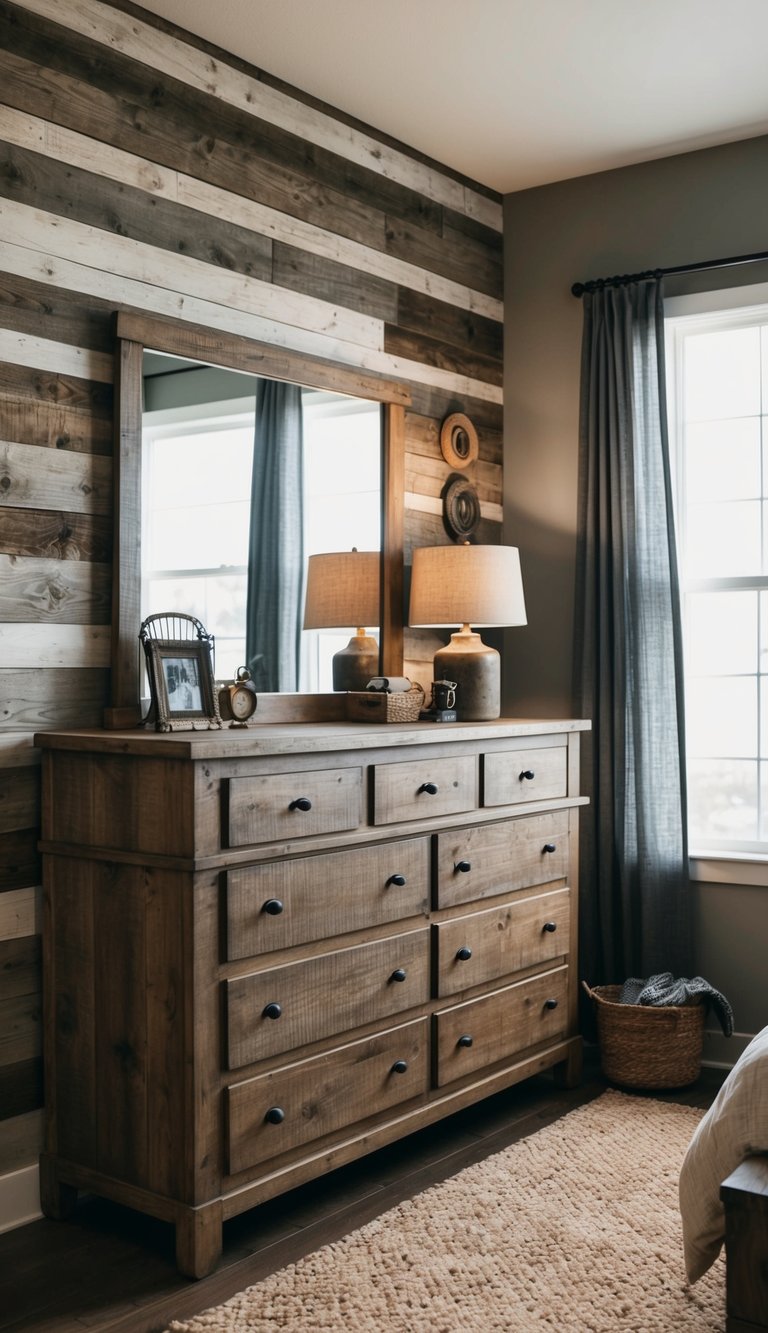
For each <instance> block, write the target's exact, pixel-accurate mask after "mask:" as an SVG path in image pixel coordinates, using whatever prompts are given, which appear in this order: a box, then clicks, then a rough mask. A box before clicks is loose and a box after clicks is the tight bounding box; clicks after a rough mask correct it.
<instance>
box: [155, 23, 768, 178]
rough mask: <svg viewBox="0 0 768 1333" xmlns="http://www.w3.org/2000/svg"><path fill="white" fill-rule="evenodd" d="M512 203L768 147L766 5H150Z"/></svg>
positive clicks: (190, 29) (191, 30) (195, 31)
mask: <svg viewBox="0 0 768 1333" xmlns="http://www.w3.org/2000/svg"><path fill="white" fill-rule="evenodd" d="M143 3H144V8H146V9H149V10H151V11H153V12H154V13H155V14H159V15H161V16H162V17H163V18H166V19H170V20H171V21H173V22H174V23H177V24H178V25H179V26H180V27H182V28H185V29H186V30H187V31H189V32H194V33H196V34H198V36H201V37H204V38H206V39H207V40H208V41H211V42H214V43H216V44H217V45H218V46H221V47H223V48H224V49H225V50H227V51H231V52H234V53H235V54H236V55H239V56H242V57H243V58H244V59H246V60H248V61H249V62H250V63H251V64H253V65H256V66H258V67H259V68H260V69H262V70H265V71H267V72H269V73H270V74H273V75H276V76H277V77H278V78H281V79H284V80H286V81H287V82H289V83H291V84H293V85H294V86H295V87H297V88H300V89H303V90H304V91H305V92H308V93H311V94H313V95H314V96H315V97H319V98H321V99H322V100H323V101H325V102H328V103H330V105H331V106H335V107H338V108H340V109H341V110H343V111H346V112H347V113H349V114H351V115H353V116H356V117H358V118H359V119H360V120H362V121H364V122H366V123H367V124H368V125H370V126H372V127H374V128H375V129H379V130H383V131H384V132H385V133H387V134H389V135H392V136H394V137H395V138H396V139H400V140H401V141H402V142H404V143H405V144H407V145H409V146H411V147H413V148H417V149H419V150H420V151H421V152H423V153H426V154H427V155H429V156H430V157H432V158H435V159H436V160H437V161H438V162H442V163H444V164H446V165H448V166H451V167H453V168H454V169H455V170H457V171H460V172H463V173H464V174H465V175H467V176H470V177H471V178H473V179H474V180H476V181H481V182H483V183H484V184H486V185H489V186H492V187H493V188H494V189H496V190H499V191H501V192H502V193H507V192H509V191H512V190H521V189H525V188H527V187H529V186H532V185H541V184H546V183H548V182H550V181H555V180H564V179H567V178H569V177H571V176H580V175H585V174H588V173H591V172H595V171H602V170H606V169H608V168H611V167H617V166H625V165H628V164H630V163H633V162H643V161H648V160H650V159H652V158H657V157H666V156H668V155H671V154H675V153H681V152H686V151H688V150H691V149H696V148H705V147H709V146H711V145H714V144H719V143H728V142H731V141H733V140H737V139H745V138H750V137H752V136H753V135H757V134H764V133H766V132H768V77H767V76H766V52H767V51H768V3H767V2H766V0H215V2H214V3H211V0H143Z"/></svg>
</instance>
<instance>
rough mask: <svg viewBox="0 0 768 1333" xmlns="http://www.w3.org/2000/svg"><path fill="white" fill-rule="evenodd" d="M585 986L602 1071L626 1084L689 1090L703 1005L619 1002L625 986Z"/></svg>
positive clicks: (695, 1070) (697, 1063) (697, 1055)
mask: <svg viewBox="0 0 768 1333" xmlns="http://www.w3.org/2000/svg"><path fill="white" fill-rule="evenodd" d="M582 985H583V987H584V989H585V991H586V992H587V995H589V996H590V997H591V999H593V1000H594V1002H595V1009H596V1014H597V1037H598V1042H599V1044H600V1062H601V1064H602V1068H603V1073H604V1074H605V1077H606V1078H607V1079H609V1080H610V1082H611V1083H618V1084H620V1085H621V1086H622V1087H625V1088H646V1089H648V1090H649V1091H651V1090H653V1089H655V1088H685V1087H687V1086H688V1084H689V1083H694V1082H695V1081H696V1079H697V1078H698V1077H699V1071H700V1069H701V1048H702V1044H703V1040H704V1014H705V1009H706V1006H705V1005H704V1004H687V1005H675V1004H668V1005H653V1004H620V1003H619V996H620V994H621V986H594V987H592V988H590V987H589V986H588V985H587V983H586V981H583V982H582Z"/></svg>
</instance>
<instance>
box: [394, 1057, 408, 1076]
mask: <svg viewBox="0 0 768 1333" xmlns="http://www.w3.org/2000/svg"><path fill="white" fill-rule="evenodd" d="M407 1068H408V1061H407V1060H395V1063H394V1064H393V1066H392V1071H391V1072H392V1073H393V1074H404V1073H405V1071H406V1069H407Z"/></svg>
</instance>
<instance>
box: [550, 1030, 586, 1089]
mask: <svg viewBox="0 0 768 1333" xmlns="http://www.w3.org/2000/svg"><path fill="white" fill-rule="evenodd" d="M582 1063H583V1061H582V1045H581V1038H580V1037H579V1038H578V1040H576V1041H574V1042H573V1044H572V1046H571V1048H570V1050H569V1052H568V1054H567V1056H566V1058H565V1059H564V1060H560V1061H559V1063H558V1064H556V1065H553V1066H552V1073H553V1074H554V1076H555V1082H556V1083H557V1085H558V1086H559V1087H561V1088H575V1087H578V1085H579V1083H581V1069H582Z"/></svg>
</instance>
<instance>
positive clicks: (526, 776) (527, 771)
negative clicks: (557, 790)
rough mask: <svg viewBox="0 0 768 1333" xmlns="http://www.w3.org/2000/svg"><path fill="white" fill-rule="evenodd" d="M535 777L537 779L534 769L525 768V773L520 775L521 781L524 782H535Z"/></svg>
mask: <svg viewBox="0 0 768 1333" xmlns="http://www.w3.org/2000/svg"><path fill="white" fill-rule="evenodd" d="M535 777H536V774H535V773H534V772H533V769H531V768H524V769H523V771H522V773H521V774H520V781H521V782H522V781H523V779H525V781H526V782H533V779H534V778H535Z"/></svg>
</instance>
